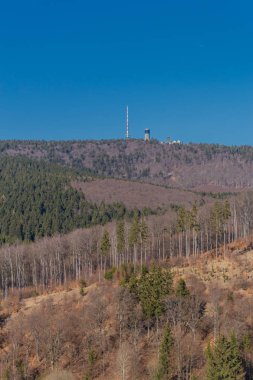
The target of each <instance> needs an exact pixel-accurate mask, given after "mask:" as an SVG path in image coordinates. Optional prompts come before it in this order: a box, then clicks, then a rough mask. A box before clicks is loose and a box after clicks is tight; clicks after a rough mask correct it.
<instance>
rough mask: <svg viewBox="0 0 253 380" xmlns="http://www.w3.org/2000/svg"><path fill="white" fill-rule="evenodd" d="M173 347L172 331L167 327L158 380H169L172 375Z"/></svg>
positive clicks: (161, 347) (160, 354)
mask: <svg viewBox="0 0 253 380" xmlns="http://www.w3.org/2000/svg"><path fill="white" fill-rule="evenodd" d="M172 347H173V338H172V334H171V329H170V327H169V326H166V327H165V329H164V334H163V337H162V341H161V344H160V350H159V363H158V370H157V375H156V380H168V379H170V375H171V362H170V361H171V351H172Z"/></svg>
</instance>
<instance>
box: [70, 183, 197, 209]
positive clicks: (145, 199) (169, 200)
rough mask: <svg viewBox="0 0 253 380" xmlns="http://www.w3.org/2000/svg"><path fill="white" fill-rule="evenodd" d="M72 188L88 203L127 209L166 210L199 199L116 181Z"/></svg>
mask: <svg viewBox="0 0 253 380" xmlns="http://www.w3.org/2000/svg"><path fill="white" fill-rule="evenodd" d="M72 186H73V187H74V188H76V189H78V190H81V191H82V192H83V193H84V195H85V197H86V198H87V199H88V200H89V201H92V202H95V203H101V202H105V203H114V202H123V203H124V204H125V205H126V207H127V208H129V209H133V208H138V209H142V208H145V207H149V208H152V209H156V208H158V207H161V208H163V207H165V208H166V207H168V206H169V205H171V204H178V205H179V204H180V205H189V204H191V203H193V202H195V201H198V200H200V198H201V197H200V196H199V195H197V194H194V193H193V192H190V191H185V190H180V189H170V188H166V187H162V186H157V185H151V184H148V183H141V182H135V181H127V180H117V179H97V180H93V181H89V182H72Z"/></svg>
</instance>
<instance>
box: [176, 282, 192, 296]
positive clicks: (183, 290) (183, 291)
mask: <svg viewBox="0 0 253 380" xmlns="http://www.w3.org/2000/svg"><path fill="white" fill-rule="evenodd" d="M189 294H190V292H189V289H188V288H187V286H186V283H185V280H184V279H183V278H180V280H179V281H178V285H177V288H176V295H177V296H178V297H186V296H188V295H189Z"/></svg>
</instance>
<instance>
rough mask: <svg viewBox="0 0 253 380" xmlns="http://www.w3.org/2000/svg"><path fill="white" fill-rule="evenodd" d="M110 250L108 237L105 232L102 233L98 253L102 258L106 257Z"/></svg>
mask: <svg viewBox="0 0 253 380" xmlns="http://www.w3.org/2000/svg"><path fill="white" fill-rule="evenodd" d="M110 248H111V241H110V235H109V232H108V231H107V230H105V231H104V233H103V236H102V239H101V243H100V251H101V253H102V255H103V256H108V255H109V252H110Z"/></svg>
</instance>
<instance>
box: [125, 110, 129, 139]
mask: <svg viewBox="0 0 253 380" xmlns="http://www.w3.org/2000/svg"><path fill="white" fill-rule="evenodd" d="M126 139H127V140H128V139H129V125H128V106H127V108H126Z"/></svg>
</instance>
